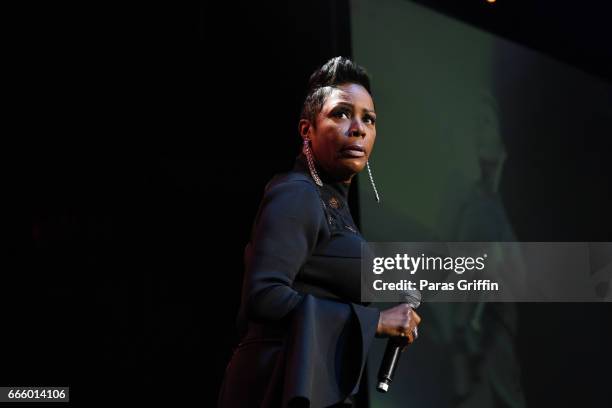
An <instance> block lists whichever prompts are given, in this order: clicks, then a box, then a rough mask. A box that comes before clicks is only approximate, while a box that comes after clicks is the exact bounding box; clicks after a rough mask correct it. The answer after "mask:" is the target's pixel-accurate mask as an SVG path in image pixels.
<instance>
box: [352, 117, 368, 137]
mask: <svg viewBox="0 0 612 408" xmlns="http://www.w3.org/2000/svg"><path fill="white" fill-rule="evenodd" d="M349 134H350V135H351V136H357V137H359V136H365V127H364V125H363V123H362V122H361V121H360V120H359V119H355V120H353V122H352V123H351V128H350V129H349Z"/></svg>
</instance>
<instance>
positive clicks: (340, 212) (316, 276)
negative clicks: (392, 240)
mask: <svg viewBox="0 0 612 408" xmlns="http://www.w3.org/2000/svg"><path fill="white" fill-rule="evenodd" d="M319 174H320V177H321V179H322V181H323V186H322V187H320V186H317V185H316V183H315V182H314V180H313V178H312V177H311V175H310V172H309V170H308V164H307V162H306V158H305V157H304V155H303V154H300V155H298V157H297V158H296V161H295V165H294V167H293V169H292V170H291V171H290V172H287V173H284V174H280V175H277V176H275V177H274V178H273V179H272V180H271V181H270V182H269V183H268V184H267V185H266V188H265V191H264V197H263V199H262V202H261V204H260V207H259V210H258V212H257V215H256V217H255V221H254V224H253V229H252V234H251V239H250V242H249V243H248V244H247V246H246V248H245V275H244V281H243V287H242V304H241V308H240V312H239V315H238V319H237V323H238V328H239V331H240V334H241V338H242V341H241V344H240V345H239V346H238V348H237V351H236V353H235V355H234V357H233V360H232V364H231V365H233V367H232V368H233V370H234V371H228V372H226V376H229V377H230V378H231V379H227V378H226V380H225V381H226V383H227V382H229V383H230V384H225V385H224V387H231V388H228V389H231V390H236V391H238V392H239V390H240V389H241V388H240V387H252V388H253V389H252V391H251V392H252V393H253V395H255V396H253V395H252V396H251V397H249V398H250V399H254V401H252V402H249V403H248V404H247V405H244V406H264V407H267V406H269V407H272V406H277V405H276V404H277V403H280V402H281V401H282V402H284V403H286V402H288V401H289V400H291V399H293V398H296V397H302V398H306V399H308V400H309V401H310V402H311V406H328V405H331V404H333V403H337V402H341V401H347V402H348V401H350V396H351V395H353V394H354V393H355V392H357V389H358V384H359V378H360V377H361V373H362V371H363V367H364V364H365V361H366V357H367V351H368V349H369V346H370V344H371V342H372V340H373V338H374V336H375V334H376V328H377V325H378V318H379V314H380V312H379V311H378V309H376V308H372V307H367V304H363V303H361V301H360V284H361V272H360V269H361V244H362V242H364V239H363V237H362V236H361V234H360V233H359V231H358V229H357V227H356V225H355V222H354V221H353V218H352V216H351V213H350V211H349V206H348V191H349V187H350V185H349V184H347V183H344V182H343V181H333V180H331V179H330V178H329V177H327V176H326V175H325V174H323V173H319ZM272 355H273V356H274V357H271V356H272ZM265 356H268V357H265ZM234 360H235V361H234ZM279 364H280V366H278V365H279ZM257 367H259V368H258V369H257ZM252 370H255V371H254V372H249V373H246V372H247V371H252ZM257 370H259V371H257ZM239 372H240V373H239ZM240 375H242V376H245V375H246V376H250V377H248V378H246V379H245V378H242V377H239V376H240ZM249 378H250V380H249ZM249 381H251V383H248V382H249ZM258 383H259V385H256V384H258ZM248 384H250V385H248ZM270 387H276V389H275V391H274V393H273V394H271V395H270V392H272V391H270V389H271V388H270ZM261 388H264V389H261ZM266 390H267V391H266ZM264 394H265V395H268V396H267V397H264ZM223 398H227V399H228V401H234V402H235V403H241V402H244V399H243V400H240V398H247V397H241V396H239V395H229V394H222V399H221V400H220V401H223ZM234 398H238V399H239V400H240V401H241V402H237V401H238V400H234ZM270 398H273V399H277V400H275V401H276V402H274V401H272V400H269V399H270ZM347 398H349V399H347ZM220 405H221V406H224V405H223V404H220ZM226 405H227V406H231V404H230V403H229V402H228V403H227V404H226ZM241 406H242V405H241ZM282 406H284V405H282Z"/></svg>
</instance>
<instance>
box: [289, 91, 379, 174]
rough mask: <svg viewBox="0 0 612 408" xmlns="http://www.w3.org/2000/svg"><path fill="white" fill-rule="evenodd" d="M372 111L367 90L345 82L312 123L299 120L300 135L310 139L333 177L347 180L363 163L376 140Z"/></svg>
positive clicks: (314, 151)
mask: <svg viewBox="0 0 612 408" xmlns="http://www.w3.org/2000/svg"><path fill="white" fill-rule="evenodd" d="M375 122H376V113H375V112H374V102H373V101H372V97H371V96H370V93H369V92H368V91H367V90H366V89H365V88H364V87H363V86H361V85H358V84H353V83H348V84H343V85H339V86H337V87H336V88H334V89H333V90H332V92H331V94H330V95H329V96H328V97H327V100H326V101H325V103H324V104H323V107H322V108H321V111H320V112H319V113H318V114H317V116H316V123H315V126H312V125H311V123H310V121H308V120H306V119H302V120H301V121H300V133H301V135H302V137H308V138H310V140H311V141H312V144H311V146H312V152H313V155H314V157H315V160H316V161H317V163H318V164H319V165H320V166H321V167H322V168H323V170H325V171H326V172H327V173H329V174H330V175H332V176H333V177H335V178H337V179H339V180H342V181H345V182H349V181H350V180H351V178H352V177H353V176H354V175H355V174H357V173H359V172H360V171H361V170H363V168H364V167H365V165H366V162H367V160H368V157H369V156H370V154H371V153H372V149H373V148H374V141H375V139H376V125H375Z"/></svg>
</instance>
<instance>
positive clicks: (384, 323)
mask: <svg viewBox="0 0 612 408" xmlns="http://www.w3.org/2000/svg"><path fill="white" fill-rule="evenodd" d="M420 322H421V317H420V316H419V315H418V314H417V312H415V311H414V309H412V307H410V306H409V305H408V304H406V303H401V304H399V305H397V306H394V307H392V308H390V309H387V310H383V311H382V312H380V318H379V319H378V328H377V329H376V336H377V337H396V336H401V337H404V336H405V337H406V338H407V339H408V343H412V342H413V341H414V340H415V336H414V330H415V328H416V327H417V326H418V324H419V323H420Z"/></svg>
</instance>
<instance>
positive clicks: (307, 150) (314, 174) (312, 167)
mask: <svg viewBox="0 0 612 408" xmlns="http://www.w3.org/2000/svg"><path fill="white" fill-rule="evenodd" d="M309 143H310V139H304V148H303V149H302V151H303V152H304V155H306V161H307V162H308V169H309V170H310V175H311V176H312V179H313V180H314V181H315V183H317V185H318V186H319V187H323V182H322V181H321V179H320V178H319V175H318V174H317V169H316V168H315V165H314V160H313V158H312V152H311V151H310V146H309Z"/></svg>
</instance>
